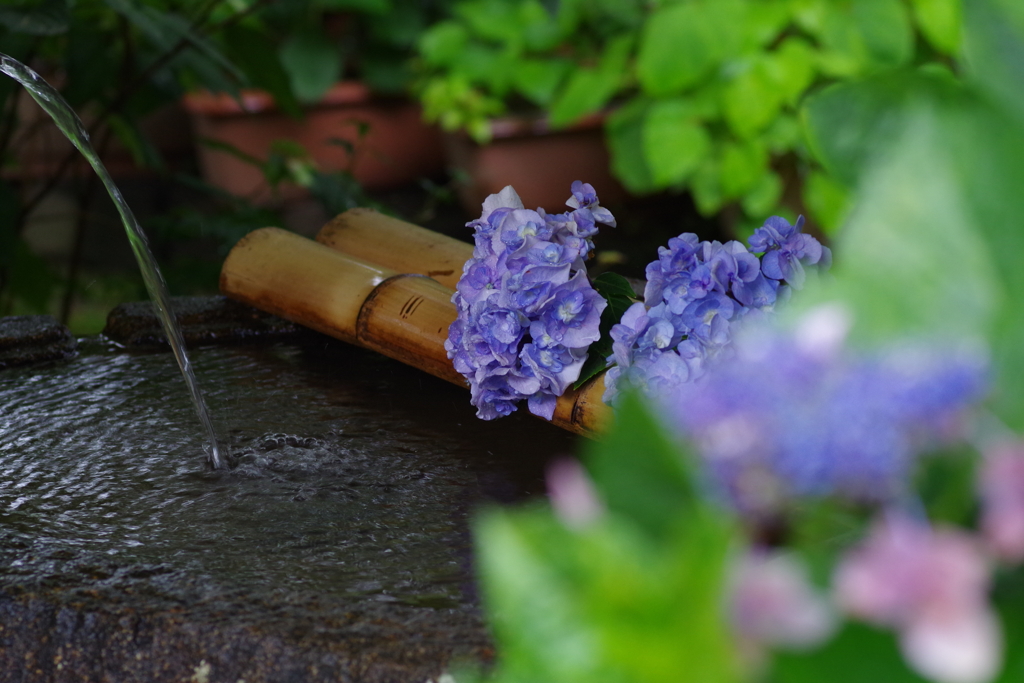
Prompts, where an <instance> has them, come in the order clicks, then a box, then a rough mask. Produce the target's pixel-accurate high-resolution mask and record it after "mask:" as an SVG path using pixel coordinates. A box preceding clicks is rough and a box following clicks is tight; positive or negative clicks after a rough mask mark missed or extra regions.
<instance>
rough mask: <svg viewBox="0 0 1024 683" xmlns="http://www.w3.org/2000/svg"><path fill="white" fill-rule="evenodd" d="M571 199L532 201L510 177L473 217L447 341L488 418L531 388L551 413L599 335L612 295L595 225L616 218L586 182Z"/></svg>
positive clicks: (537, 404) (532, 400)
mask: <svg viewBox="0 0 1024 683" xmlns="http://www.w3.org/2000/svg"><path fill="white" fill-rule="evenodd" d="M566 204H567V205H568V206H569V207H571V208H572V211H567V212H566V213H564V214H558V215H552V214H548V213H545V211H544V210H543V209H537V210H536V211H531V210H529V209H526V208H524V207H523V202H522V201H521V200H520V199H519V196H518V195H517V194H516V192H515V190H513V189H512V187H506V188H505V189H504V190H502V191H501V192H500V193H498V194H493V195H491V196H490V197H488V198H487V199H486V200H485V201H484V204H483V214H482V215H481V216H480V218H479V219H478V220H475V221H471V222H470V223H468V224H467V227H471V228H473V229H474V230H475V242H476V246H475V248H474V250H473V258H471V259H470V260H469V261H467V262H466V265H465V266H464V268H463V273H462V278H461V279H460V280H459V284H458V286H457V288H456V292H455V295H454V296H453V297H452V302H453V303H454V304H455V305H456V307H457V309H458V313H459V315H458V318H457V319H456V320H455V322H453V323H452V325H451V327H450V328H449V329H448V340H447V341H446V342H445V349H446V350H447V352H448V357H449V358H450V359H451V360H452V361H453V364H454V365H455V369H456V370H457V371H458V372H460V373H461V374H462V375H464V376H465V377H466V379H467V380H469V384H470V390H471V393H472V398H471V401H472V403H473V405H474V406H476V407H477V416H478V417H480V418H483V419H485V420H492V419H494V418H496V417H502V416H504V415H508V414H509V413H511V412H513V411H514V410H516V403H517V402H518V401H520V400H522V399H524V398H525V399H527V403H528V406H529V409H530V412H532V413H534V414H535V415H539V416H541V417H544V418H546V419H549V420H550V419H551V417H552V416H553V414H554V410H555V403H556V401H557V398H558V397H559V396H560V395H562V393H564V392H565V390H566V388H567V387H568V386H569V385H570V384H571V383H572V382H574V381H575V380H576V379H577V378H578V377H579V374H580V369H581V368H582V367H583V362H584V361H585V360H586V357H587V347H589V346H590V344H592V343H593V342H595V341H597V340H598V338H599V337H600V331H599V324H600V320H601V312H602V311H603V310H604V308H605V307H606V306H607V302H606V301H605V300H604V299H603V298H602V297H601V296H600V295H599V294H598V293H597V291H595V290H594V288H593V287H592V286H591V284H590V280H589V279H588V278H587V273H586V267H585V265H584V262H585V261H586V260H587V258H588V257H589V254H590V252H591V250H592V249H593V248H594V244H593V241H592V239H593V237H594V235H596V234H597V231H598V228H597V225H598V224H599V223H600V224H604V225H609V226H614V225H615V219H614V218H613V217H612V214H611V212H610V211H608V209H606V208H604V207H602V206H601V205H600V203H599V202H598V198H597V194H596V193H595V191H594V188H593V187H592V186H591V185H589V184H587V183H582V182H580V181H576V182H574V183H573V184H572V197H571V198H570V199H569V200H568V201H567V202H566Z"/></svg>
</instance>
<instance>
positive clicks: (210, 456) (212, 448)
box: [0, 53, 224, 469]
mask: <svg viewBox="0 0 1024 683" xmlns="http://www.w3.org/2000/svg"><path fill="white" fill-rule="evenodd" d="M0 72H3V73H5V74H7V75H8V76H10V77H11V78H13V79H14V80H16V81H17V82H18V83H20V84H21V85H23V86H24V87H25V89H26V90H28V92H29V94H30V95H31V96H32V99H34V100H35V101H36V102H38V103H39V106H40V107H42V108H43V110H44V111H45V112H46V113H47V114H49V115H50V117H51V118H52V119H53V121H54V123H56V124H57V127H58V128H60V130H61V132H62V133H64V135H65V136H67V138H68V140H70V141H71V143H72V144H73V145H74V146H75V147H76V148H77V149H78V151H79V152H81V153H82V155H83V156H84V157H85V158H86V160H87V161H88V162H89V165H90V166H92V168H93V170H94V171H96V174H97V175H98V176H99V177H100V180H102V181H103V186H104V187H106V188H107V192H108V193H110V198H111V199H112V200H113V201H114V204H115V205H116V206H117V211H118V213H119V214H120V215H121V221H122V222H123V223H124V229H125V232H126V233H127V235H128V241H129V242H130V243H131V247H132V251H133V252H134V253H135V258H136V260H137V261H138V262H139V269H140V270H141V271H142V278H143V280H144V281H145V283H146V289H147V290H148V291H149V296H150V299H152V301H153V306H154V307H155V308H156V311H157V315H158V316H159V317H160V322H161V323H162V324H163V328H164V333H165V334H166V335H167V341H168V342H169V343H170V345H171V350H172V351H174V357H175V359H177V361H178V367H179V368H181V374H182V375H183V376H184V378H185V384H186V385H188V391H189V394H190V395H191V397H192V405H193V407H194V408H195V411H196V415H197V416H198V417H199V421H200V422H202V424H203V427H204V428H205V429H206V433H207V436H208V438H209V451H208V453H207V461H208V462H209V464H210V466H211V467H213V468H214V469H220V468H221V467H222V466H223V464H224V461H223V458H221V454H220V446H219V445H218V443H217V433H216V431H215V430H214V428H213V421H212V420H211V419H210V411H209V410H208V409H207V407H206V401H205V400H204V399H203V394H202V392H201V391H200V390H199V385H198V383H197V382H196V377H195V373H194V372H193V371H192V364H191V363H190V361H189V358H188V353H186V351H185V341H184V339H183V338H182V334H181V328H180V327H179V326H178V322H177V320H175V318H174V315H173V313H172V312H171V306H170V295H169V294H168V292H167V284H166V283H165V282H164V278H163V275H162V274H161V272H160V268H159V267H158V266H157V263H156V259H155V258H154V257H153V252H152V251H151V250H150V248H149V241H148V240H147V239H146V234H145V233H144V232H143V231H142V228H141V226H139V222H138V221H137V220H136V219H135V216H134V214H132V211H131V209H130V208H129V207H128V204H127V202H125V200H124V197H122V196H121V191H120V190H119V189H118V188H117V186H116V185H114V181H113V180H112V179H111V178H110V174H109V173H108V172H107V169H106V167H105V166H104V165H103V162H101V161H100V158H99V156H98V155H97V154H96V151H95V150H94V149H93V148H92V145H91V144H90V143H89V134H88V133H87V132H86V130H85V126H83V125H82V121H81V119H79V118H78V114H76V113H75V111H74V109H72V108H71V107H70V106H69V105H68V103H67V102H65V101H64V98H62V97H61V96H60V93H58V92H57V90H56V89H54V88H53V87H52V86H51V85H50V84H49V83H47V82H46V81H45V80H43V78H42V77H41V76H40V75H39V74H37V73H36V72H35V71H33V70H32V69H30V68H28V67H27V66H25V65H24V64H22V63H21V62H19V61H18V60H16V59H12V58H11V57H8V56H7V55H5V54H3V53H0Z"/></svg>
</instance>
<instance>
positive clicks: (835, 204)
mask: <svg viewBox="0 0 1024 683" xmlns="http://www.w3.org/2000/svg"><path fill="white" fill-rule="evenodd" d="M803 199H804V204H806V205H807V210H808V211H809V212H810V213H811V216H813V218H814V221H815V222H816V223H817V224H818V225H820V226H821V227H822V228H823V229H824V230H825V233H826V234H828V235H834V234H835V233H836V231H838V230H839V227H840V226H841V225H842V223H843V220H844V219H845V218H846V214H847V211H848V210H849V205H850V193H849V191H848V190H847V189H846V187H844V186H843V184H842V183H839V182H837V181H836V180H835V179H834V178H832V177H831V176H829V175H828V174H825V173H822V172H821V171H812V172H811V174H810V175H809V176H808V177H807V180H806V181H805V182H804V189H803Z"/></svg>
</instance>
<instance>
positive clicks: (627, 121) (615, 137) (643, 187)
mask: <svg viewBox="0 0 1024 683" xmlns="http://www.w3.org/2000/svg"><path fill="white" fill-rule="evenodd" d="M647 106H648V105H647V103H646V102H643V101H641V100H637V101H634V102H631V103H630V104H627V105H626V106H624V107H621V108H620V109H617V110H616V111H614V112H612V113H611V114H610V115H609V116H608V119H607V120H606V122H605V136H606V139H607V141H608V147H609V148H610V150H611V153H612V160H611V166H612V171H614V173H615V177H617V178H618V179H619V180H621V181H622V184H623V185H625V186H626V188H627V189H628V190H629V191H630V192H634V193H637V194H640V193H644V192H650V191H651V190H653V189H654V187H655V185H654V180H653V177H652V175H651V169H650V167H649V166H648V165H647V157H646V155H645V154H644V122H645V121H646V112H647Z"/></svg>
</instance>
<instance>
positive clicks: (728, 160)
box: [719, 140, 768, 200]
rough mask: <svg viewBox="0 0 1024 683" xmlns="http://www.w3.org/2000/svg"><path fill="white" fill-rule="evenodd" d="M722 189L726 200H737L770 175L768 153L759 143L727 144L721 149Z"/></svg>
mask: <svg viewBox="0 0 1024 683" xmlns="http://www.w3.org/2000/svg"><path fill="white" fill-rule="evenodd" d="M720 160H721V166H720V167H719V168H720V170H721V174H722V175H721V188H722V196H723V197H724V198H725V199H726V200H729V199H737V198H739V197H741V196H742V195H744V194H746V193H747V192H748V191H750V190H751V189H753V188H754V187H756V186H757V185H758V183H760V181H761V178H762V177H764V175H765V174H766V173H768V151H767V150H766V149H765V148H764V147H763V146H762V145H761V143H760V142H757V141H753V140H752V141H749V142H727V143H725V144H724V145H722V147H721V153H720Z"/></svg>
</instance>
